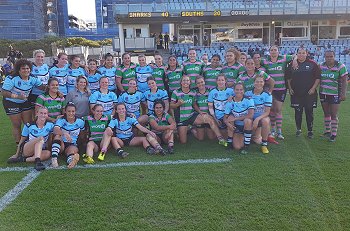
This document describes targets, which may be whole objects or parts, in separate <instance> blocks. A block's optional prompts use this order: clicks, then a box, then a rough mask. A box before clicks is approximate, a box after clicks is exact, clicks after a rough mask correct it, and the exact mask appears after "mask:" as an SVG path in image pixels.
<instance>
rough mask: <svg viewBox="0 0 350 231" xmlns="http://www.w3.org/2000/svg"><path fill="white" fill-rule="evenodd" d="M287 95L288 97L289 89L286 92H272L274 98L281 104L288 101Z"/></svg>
mask: <svg viewBox="0 0 350 231" xmlns="http://www.w3.org/2000/svg"><path fill="white" fill-rule="evenodd" d="M286 95H287V89H285V90H273V91H272V97H273V98H274V99H275V100H277V101H280V102H282V103H283V102H284V101H285V100H286Z"/></svg>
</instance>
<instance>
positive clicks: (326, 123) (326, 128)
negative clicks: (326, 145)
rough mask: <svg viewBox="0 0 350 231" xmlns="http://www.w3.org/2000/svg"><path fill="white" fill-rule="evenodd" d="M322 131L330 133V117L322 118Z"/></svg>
mask: <svg viewBox="0 0 350 231" xmlns="http://www.w3.org/2000/svg"><path fill="white" fill-rule="evenodd" d="M324 131H325V133H326V132H331V117H330V116H327V117H324Z"/></svg>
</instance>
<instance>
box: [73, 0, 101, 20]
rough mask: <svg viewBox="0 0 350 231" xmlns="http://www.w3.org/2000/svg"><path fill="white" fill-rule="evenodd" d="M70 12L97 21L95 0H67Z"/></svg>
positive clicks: (78, 16)
mask: <svg viewBox="0 0 350 231" xmlns="http://www.w3.org/2000/svg"><path fill="white" fill-rule="evenodd" d="M67 3H68V14H73V15H74V16H76V17H77V18H81V19H83V20H84V21H96V13H95V0H67Z"/></svg>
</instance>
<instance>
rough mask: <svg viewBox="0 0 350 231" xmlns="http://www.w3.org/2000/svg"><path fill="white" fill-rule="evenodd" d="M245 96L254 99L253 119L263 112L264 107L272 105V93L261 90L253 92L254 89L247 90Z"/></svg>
mask: <svg viewBox="0 0 350 231" xmlns="http://www.w3.org/2000/svg"><path fill="white" fill-rule="evenodd" d="M244 95H245V96H246V97H247V98H249V99H252V100H253V101H254V107H255V110H254V119H255V118H256V117H258V116H261V115H262V114H264V112H265V107H271V106H272V95H271V94H269V93H268V92H265V91H263V92H261V94H259V95H256V94H254V90H252V91H247V92H246V93H245V94H244Z"/></svg>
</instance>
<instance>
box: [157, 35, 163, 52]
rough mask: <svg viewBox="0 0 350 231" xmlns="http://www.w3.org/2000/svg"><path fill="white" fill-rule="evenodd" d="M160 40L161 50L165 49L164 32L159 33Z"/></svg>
mask: <svg viewBox="0 0 350 231" xmlns="http://www.w3.org/2000/svg"><path fill="white" fill-rule="evenodd" d="M158 39H159V46H160V49H163V48H164V47H163V39H164V37H163V34H162V32H161V33H159V36H158Z"/></svg>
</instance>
